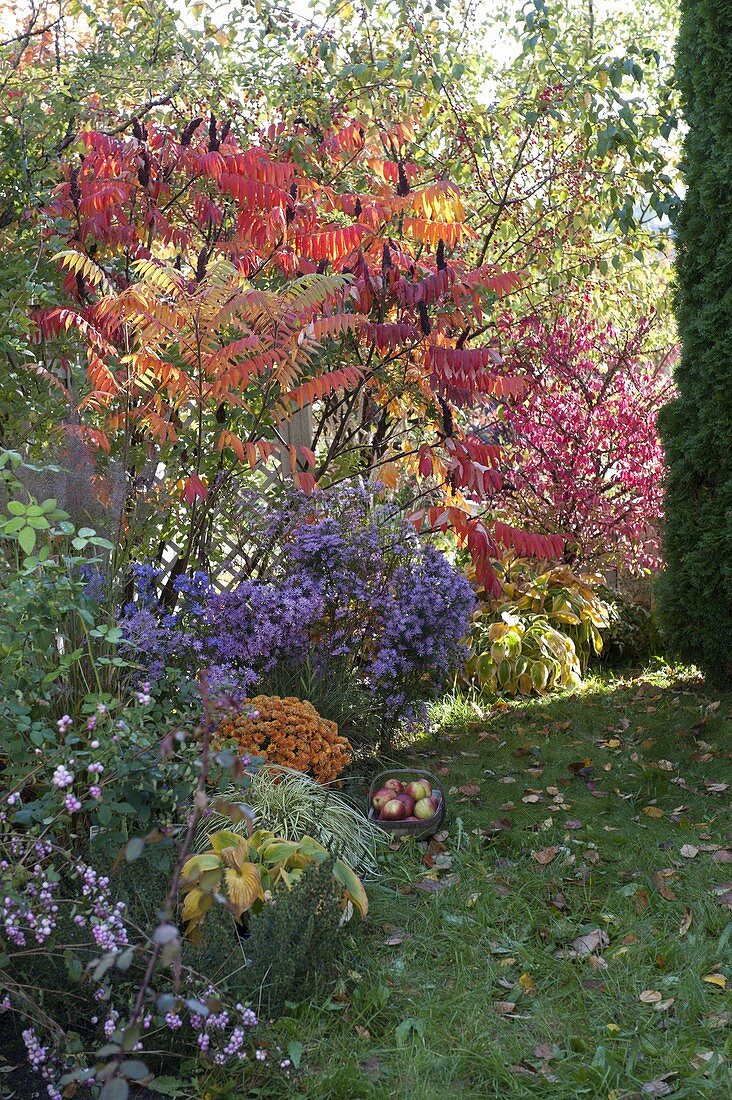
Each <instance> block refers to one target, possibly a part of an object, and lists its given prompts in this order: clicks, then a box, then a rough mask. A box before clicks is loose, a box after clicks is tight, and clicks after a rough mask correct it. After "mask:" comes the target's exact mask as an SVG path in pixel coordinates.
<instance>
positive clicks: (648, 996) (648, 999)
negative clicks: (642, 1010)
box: [638, 989, 663, 1005]
mask: <svg viewBox="0 0 732 1100" xmlns="http://www.w3.org/2000/svg"><path fill="white" fill-rule="evenodd" d="M662 996H663V994H661V993H659V991H658V990H657V989H644V990H643V992H642V993H641V995H640V996H639V998H638V1000H639V1001H642V1002H643V1004H644V1005H654V1004H655V1003H656V1002H657V1001H660V1000H661V997H662Z"/></svg>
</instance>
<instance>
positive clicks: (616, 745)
mask: <svg viewBox="0 0 732 1100" xmlns="http://www.w3.org/2000/svg"><path fill="white" fill-rule="evenodd" d="M605 745H606V747H607V748H608V749H618V748H620V742H619V741H618V739H617V737H613V738H611V739H610V740H609V741H606V742H605Z"/></svg>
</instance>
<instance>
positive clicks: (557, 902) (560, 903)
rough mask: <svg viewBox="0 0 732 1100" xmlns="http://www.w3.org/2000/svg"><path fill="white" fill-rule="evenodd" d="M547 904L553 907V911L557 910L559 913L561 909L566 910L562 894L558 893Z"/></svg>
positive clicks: (565, 900)
mask: <svg viewBox="0 0 732 1100" xmlns="http://www.w3.org/2000/svg"><path fill="white" fill-rule="evenodd" d="M549 904H550V905H553V906H554V908H555V909H559V911H560V912H561V910H562V909H566V908H567V899H566V898H565V896H564V894H562V893H561V892H560V893H558V894H555V895H554V897H553V898H551V899H550V901H549Z"/></svg>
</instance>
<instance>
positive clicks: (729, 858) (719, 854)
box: [712, 848, 732, 863]
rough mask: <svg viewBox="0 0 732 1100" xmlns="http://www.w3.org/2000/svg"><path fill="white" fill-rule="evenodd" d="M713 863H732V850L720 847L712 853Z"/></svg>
mask: <svg viewBox="0 0 732 1100" xmlns="http://www.w3.org/2000/svg"><path fill="white" fill-rule="evenodd" d="M712 863H732V850H730V849H729V848H720V849H719V850H718V851H716V852H713V853H712Z"/></svg>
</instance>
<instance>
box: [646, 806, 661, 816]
mask: <svg viewBox="0 0 732 1100" xmlns="http://www.w3.org/2000/svg"><path fill="white" fill-rule="evenodd" d="M643 813H644V814H645V815H646V817H663V810H662V809H661V807H660V806H644V807H643Z"/></svg>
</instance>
